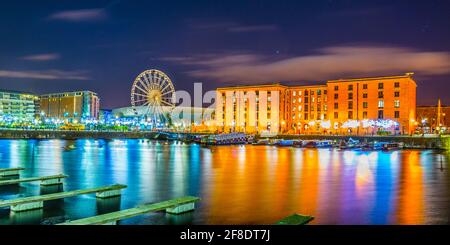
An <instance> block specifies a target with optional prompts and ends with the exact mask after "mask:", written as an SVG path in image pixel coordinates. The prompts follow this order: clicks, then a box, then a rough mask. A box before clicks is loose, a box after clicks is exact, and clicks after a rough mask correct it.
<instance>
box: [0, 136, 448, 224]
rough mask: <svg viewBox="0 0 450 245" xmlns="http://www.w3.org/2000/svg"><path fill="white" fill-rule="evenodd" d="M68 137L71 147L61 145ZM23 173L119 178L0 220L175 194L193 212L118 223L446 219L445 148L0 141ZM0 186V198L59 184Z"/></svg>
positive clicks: (9, 163) (5, 163)
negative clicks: (112, 189)
mask: <svg viewBox="0 0 450 245" xmlns="http://www.w3.org/2000/svg"><path fill="white" fill-rule="evenodd" d="M71 145H73V146H74V147H70V146H71ZM19 166H20V167H25V168H27V171H25V172H23V175H22V176H23V177H31V176H44V175H51V174H58V173H65V174H67V175H69V176H70V177H69V178H68V179H67V180H66V184H65V185H64V190H74V189H83V188H90V187H96V186H101V185H109V184H114V183H121V184H126V185H128V188H127V189H126V190H125V191H124V193H123V196H122V198H121V199H120V198H112V199H106V200H96V199H95V197H94V196H93V195H85V196H79V197H74V198H67V199H65V200H59V201H51V202H49V203H46V206H45V209H44V210H37V211H29V212H23V213H16V214H10V213H9V210H7V209H2V210H0V224H28V223H31V224H39V223H42V222H43V221H44V223H45V221H48V220H56V222H57V221H58V220H64V219H78V218H83V217H88V216H92V215H96V214H100V213H105V212H110V211H114V210H118V209H124V208H131V207H134V206H137V205H140V204H143V203H150V202H157V201H163V200H167V199H170V198H175V197H180V196H184V195H194V196H199V197H201V198H202V201H201V202H200V203H199V205H198V209H196V211H195V212H191V213H187V214H183V215H179V216H175V215H169V214H165V213H153V214H147V215H142V216H139V217H136V218H132V219H128V220H124V221H121V224H271V223H274V222H276V221H277V220H279V219H281V218H283V217H285V216H287V215H290V214H292V213H294V212H296V213H302V214H307V215H313V216H315V217H316V219H315V220H314V222H313V224H448V223H449V209H450V207H449V206H450V205H449V199H450V198H449V196H450V195H449V189H450V188H449V184H450V182H449V179H450V178H449V177H450V175H449V171H448V167H449V154H448V153H435V152H433V151H429V150H427V151H417V150H403V151H392V152H361V151H340V150H335V149H299V148H287V147H286V148H277V147H273V146H251V145H247V146H221V147H212V148H203V147H201V146H199V145H195V144H190V145H189V144H183V143H181V142H163V141H150V140H121V139H117V140H112V141H105V140H76V141H64V140H42V141H37V140H0V168H8V167H19ZM61 190H62V189H61V188H57V187H50V188H40V186H39V183H27V184H22V185H21V186H7V187H6V186H3V187H1V188H0V199H12V198H17V197H21V196H31V195H38V194H45V193H51V192H55V191H61Z"/></svg>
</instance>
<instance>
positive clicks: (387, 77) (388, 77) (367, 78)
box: [328, 72, 415, 83]
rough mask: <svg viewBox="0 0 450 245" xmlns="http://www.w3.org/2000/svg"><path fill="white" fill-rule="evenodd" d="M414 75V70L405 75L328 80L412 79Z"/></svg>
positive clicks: (331, 81)
mask: <svg viewBox="0 0 450 245" xmlns="http://www.w3.org/2000/svg"><path fill="white" fill-rule="evenodd" d="M413 75H414V73H413V72H408V73H405V74H404V75H399V76H383V77H364V78H349V79H343V78H340V79H336V80H328V82H329V83H334V82H358V81H368V80H385V79H398V78H411V80H413V79H412V76H413ZM413 81H414V80H413ZM414 82H415V81H414Z"/></svg>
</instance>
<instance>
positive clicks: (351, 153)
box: [344, 151, 356, 165]
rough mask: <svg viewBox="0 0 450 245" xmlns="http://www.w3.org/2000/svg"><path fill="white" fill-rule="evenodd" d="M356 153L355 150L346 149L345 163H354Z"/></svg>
mask: <svg viewBox="0 0 450 245" xmlns="http://www.w3.org/2000/svg"><path fill="white" fill-rule="evenodd" d="M355 156H356V153H355V152H354V151H345V152H344V163H345V164H348V165H352V164H354V162H353V161H354V159H355Z"/></svg>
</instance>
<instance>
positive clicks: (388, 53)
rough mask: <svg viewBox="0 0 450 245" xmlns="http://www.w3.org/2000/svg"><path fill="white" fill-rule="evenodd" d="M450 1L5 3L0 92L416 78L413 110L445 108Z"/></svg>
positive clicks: (112, 92)
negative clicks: (165, 78) (160, 77)
mask: <svg viewBox="0 0 450 245" xmlns="http://www.w3.org/2000/svg"><path fill="white" fill-rule="evenodd" d="M449 24H450V2H449V1H445V0H442V1H417V2H414V1H371V2H363V1H331V0H329V1H308V2H306V1H257V0H253V1H232V0H231V1H230V0H228V1H200V0H198V1H167V0H166V1H145V2H144V1H131V0H127V1H106V0H105V1H93V0H90V1H80V0H78V1H57V0H55V1H44V0H40V1H9V2H8V3H7V2H5V3H2V5H1V8H0V30H1V32H0V88H1V89H11V90H23V91H29V92H34V93H48V92H61V91H67V90H92V91H95V92H97V93H98V94H99V95H100V97H101V107H102V108H112V107H118V106H128V105H129V104H130V101H129V90H130V86H131V84H132V82H133V80H134V78H135V77H136V76H137V75H138V74H139V73H140V72H141V71H143V70H145V69H151V68H156V69H160V70H162V71H164V72H165V73H166V74H168V75H169V76H170V77H171V78H172V81H173V83H174V85H175V89H177V90H179V89H185V90H192V88H193V84H192V83H193V82H203V84H204V88H205V89H214V88H215V87H217V86H223V85H230V84H258V83H270V82H277V81H281V82H302V83H308V82H309V83H312V82H320V81H324V80H327V79H337V78H345V77H360V76H362V77H364V76H376V75H380V76H383V75H397V74H403V73H404V72H409V71H414V72H415V73H416V80H417V81H418V86H419V87H418V104H433V103H436V102H435V101H436V98H437V97H438V96H440V97H442V98H443V101H444V103H446V104H450V96H449V95H448V91H449V88H450V84H449V81H450V80H449V79H450V47H449V46H450V28H449Z"/></svg>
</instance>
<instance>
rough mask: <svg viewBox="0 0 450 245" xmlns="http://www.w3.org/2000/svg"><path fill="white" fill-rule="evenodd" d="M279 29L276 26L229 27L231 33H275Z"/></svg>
mask: <svg viewBox="0 0 450 245" xmlns="http://www.w3.org/2000/svg"><path fill="white" fill-rule="evenodd" d="M277 29H278V27H277V26H276V25H254V26H234V27H229V28H228V29H227V30H228V31H229V32H260V31H275V30H277Z"/></svg>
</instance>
